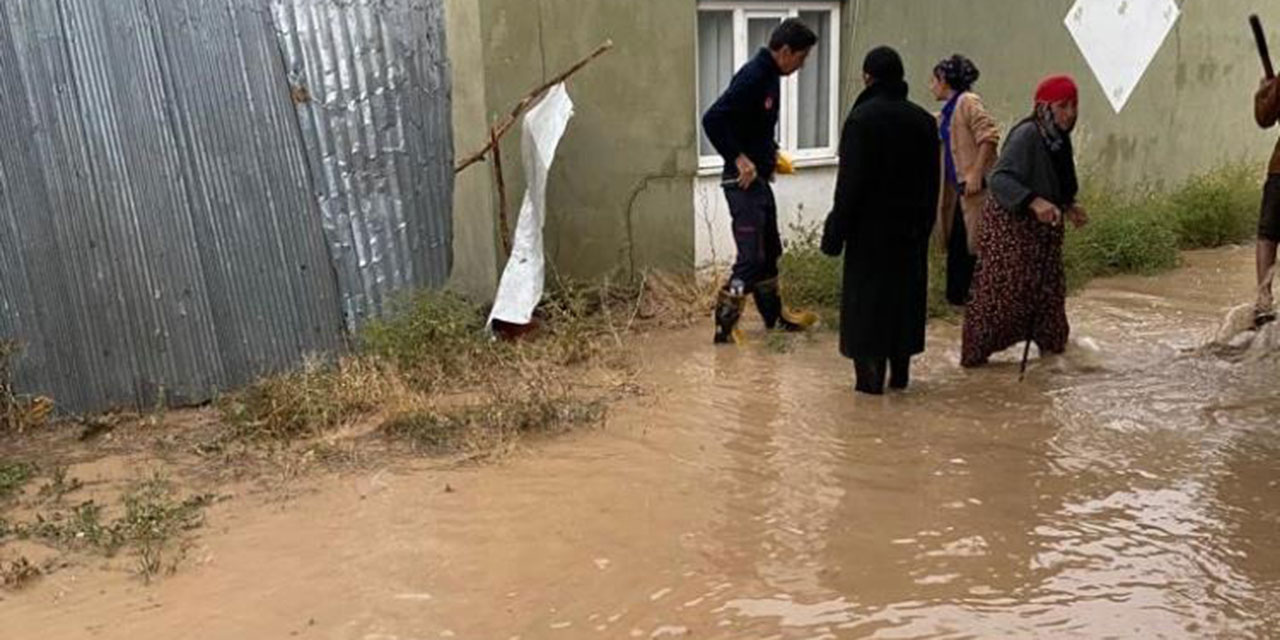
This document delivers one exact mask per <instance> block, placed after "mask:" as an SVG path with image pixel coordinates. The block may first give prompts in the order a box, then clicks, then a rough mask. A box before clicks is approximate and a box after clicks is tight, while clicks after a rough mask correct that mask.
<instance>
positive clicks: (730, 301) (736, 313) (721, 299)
mask: <svg viewBox="0 0 1280 640" xmlns="http://www.w3.org/2000/svg"><path fill="white" fill-rule="evenodd" d="M741 290H742V288H741V285H737V286H735V285H733V284H731V285H730V288H728V289H721V290H720V293H719V294H718V295H717V296H716V312H715V317H716V335H715V344H733V343H736V342H737V341H738V340H737V328H738V318H740V317H742V301H743V298H744V297H745V296H743V295H742V294H741V293H737V294H735V292H736V291H741Z"/></svg>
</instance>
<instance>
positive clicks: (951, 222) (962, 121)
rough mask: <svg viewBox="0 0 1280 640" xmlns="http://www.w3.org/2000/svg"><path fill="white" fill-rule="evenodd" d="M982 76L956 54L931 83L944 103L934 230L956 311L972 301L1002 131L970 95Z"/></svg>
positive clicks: (935, 72) (939, 68) (949, 298)
mask: <svg viewBox="0 0 1280 640" xmlns="http://www.w3.org/2000/svg"><path fill="white" fill-rule="evenodd" d="M978 75H979V73H978V68H977V67H976V66H974V64H973V61H971V60H969V59H968V58H966V57H964V56H962V55H959V54H957V55H953V56H951V57H950V58H946V59H945V60H943V61H942V62H939V63H938V65H937V66H936V67H934V69H933V77H932V78H931V79H930V83H929V90H930V91H931V92H932V93H933V97H934V98H936V99H937V100H938V101H940V102H945V106H943V108H942V113H941V114H939V116H938V132H939V135H940V136H941V138H942V154H943V163H942V166H943V172H944V176H943V180H942V190H941V195H940V196H939V198H938V224H937V225H935V228H936V229H938V233H940V234H941V237H940V240H941V241H942V242H944V243H945V246H946V248H947V301H948V302H950V303H951V304H954V305H964V304H965V303H967V302H968V300H969V285H970V283H971V282H972V280H973V273H974V268H975V266H976V263H977V257H978V255H977V254H978V231H979V229H978V225H979V224H980V222H981V219H982V205H983V202H984V201H985V200H986V198H987V181H986V177H987V173H988V172H990V171H991V167H992V166H993V165H994V164H995V161H996V147H997V146H998V145H999V143H1000V128H999V126H998V125H996V122H995V120H994V119H992V118H991V115H990V114H988V113H987V109H986V107H984V106H983V104H982V98H980V97H979V96H978V94H976V93H973V92H972V90H971V89H972V88H973V83H974V82H976V81H977V80H978Z"/></svg>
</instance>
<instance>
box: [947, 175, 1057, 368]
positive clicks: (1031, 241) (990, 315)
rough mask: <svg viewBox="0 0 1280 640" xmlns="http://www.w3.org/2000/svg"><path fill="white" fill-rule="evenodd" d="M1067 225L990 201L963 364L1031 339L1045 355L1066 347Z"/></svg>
mask: <svg viewBox="0 0 1280 640" xmlns="http://www.w3.org/2000/svg"><path fill="white" fill-rule="evenodd" d="M1062 239H1063V231H1062V225H1058V226H1050V225H1047V224H1044V223H1042V222H1040V221H1039V220H1037V219H1036V218H1035V216H1033V215H1031V214H1030V213H1028V212H1022V213H1011V212H1009V211H1006V210H1005V209H1004V208H1003V207H1001V206H1000V205H999V203H997V202H996V200H995V198H991V197H988V198H987V203H986V205H985V206H984V207H983V211H982V235H981V236H980V238H979V240H978V246H979V255H981V256H982V260H980V261H979V262H978V271H977V273H976V274H974V280H973V293H972V295H973V297H972V299H971V300H970V301H969V306H968V307H967V308H966V309H965V315H964V338H963V343H962V346H961V354H960V364H961V366H965V367H976V366H978V365H981V364H983V363H985V362H986V361H987V358H989V357H991V354H993V353H996V352H999V351H1003V350H1005V349H1007V348H1009V347H1011V346H1013V345H1015V344H1017V343H1019V342H1022V341H1024V340H1026V339H1027V338H1028V337H1030V338H1031V339H1032V340H1034V341H1035V343H1036V346H1038V347H1039V348H1040V350H1041V352H1046V353H1062V351H1063V350H1064V349H1065V348H1066V346H1067V337H1068V335H1069V334H1070V331H1071V329H1070V326H1069V325H1068V324H1067V309H1066V298H1067V278H1066V273H1065V271H1064V270H1063V266H1062Z"/></svg>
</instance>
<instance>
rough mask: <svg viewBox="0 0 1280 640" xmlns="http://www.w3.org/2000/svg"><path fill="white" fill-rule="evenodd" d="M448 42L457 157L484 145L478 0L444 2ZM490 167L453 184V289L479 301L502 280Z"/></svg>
mask: <svg viewBox="0 0 1280 640" xmlns="http://www.w3.org/2000/svg"><path fill="white" fill-rule="evenodd" d="M445 28H446V35H447V37H446V46H447V47H448V50H449V63H450V69H451V71H452V87H453V144H454V149H455V150H456V153H457V155H458V156H459V157H463V156H466V155H469V154H470V153H472V152H473V151H475V150H477V149H479V148H480V147H482V146H484V143H485V141H486V140H487V139H488V134H487V131H488V126H489V125H488V121H487V120H486V119H485V110H486V101H485V85H484V56H483V51H484V49H483V45H482V40H481V37H480V2H479V0H446V1H445ZM489 175H490V174H489V171H488V167H487V166H486V165H484V164H478V165H474V166H472V167H471V168H469V169H467V170H466V171H464V172H462V173H460V174H458V175H457V177H456V181H455V182H454V187H453V272H452V273H451V274H450V278H449V288H451V289H453V290H455V291H459V292H461V293H464V294H466V295H468V296H469V297H471V298H473V299H475V300H478V301H485V302H487V301H489V300H491V299H492V298H493V294H494V291H495V290H496V288H497V281H498V249H497V246H498V245H497V240H498V236H497V232H496V230H495V228H494V227H495V222H496V220H495V218H494V209H493V183H492V181H491V180H490V179H489Z"/></svg>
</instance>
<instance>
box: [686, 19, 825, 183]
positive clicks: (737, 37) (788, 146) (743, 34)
mask: <svg viewBox="0 0 1280 640" xmlns="http://www.w3.org/2000/svg"><path fill="white" fill-rule="evenodd" d="M698 11H700V12H701V11H719V12H726V11H730V12H733V70H734V73H737V71H738V70H739V69H741V68H742V65H744V64H746V63H747V61H748V60H750V59H751V56H753V55H755V51H749V50H748V48H747V20H749V19H751V18H782V19H786V18H798V17H800V12H801V11H806V12H808V11H827V12H830V14H831V42H823V43H822V44H823V45H824V46H825V47H827V51H829V52H830V53H829V55H830V56H831V81H830V86H831V91H830V92H829V94H830V95H828V96H827V99H828V100H829V101H830V105H829V111H828V112H829V113H830V114H831V116H830V118H828V122H827V127H828V129H829V130H828V133H827V141H828V145H827V146H826V147H820V148H811V149H796V148H795V146H796V141H797V139H798V138H799V137H800V131H799V129H800V122H799V119H798V118H797V117H796V114H797V113H799V110H800V85H799V83H800V80H799V78H798V74H791V75H790V76H788V77H786V78H783V79H782V95H781V100H782V104H781V105H779V108H778V124H779V125H780V132H781V136H780V137H781V138H782V139H781V140H779V141H778V146H779V147H780V148H781V149H782V150H784V151H786V152H787V153H788V154H790V155H791V157H792V159H793V160H795V161H796V164H797V165H798V166H801V167H803V166H805V165H822V164H829V163H831V162H833V161H834V160H835V159H836V151H837V149H838V146H839V138H840V126H839V120H840V118H839V116H838V114H839V112H840V62H841V60H840V33H841V22H840V2H838V1H835V0H823V1H817V0H792V1H791V2H767V1H762V0H756V1H741V2H740V1H734V0H702V1H700V2H698ZM694 46H695V49H694V55H695V58H694V60H695V62H694V69H695V73H697V72H698V71H697V69H698V66H699V65H698V63H697V62H696V61H697V60H699V59H701V58H700V56H701V49H700V47H701V46H702V43H700V42H695V45H694ZM701 90H702V83H701V81H700V80H699V79H697V78H696V77H695V81H694V91H695V93H696V92H699V91H701ZM694 99H695V101H696V104H699V105H701V104H702V96H701V95H695V97H694ZM697 126H698V139H699V140H701V139H702V114H700V113H699V114H698V115H697ZM698 146H699V148H701V143H699V145H698ZM698 167H699V169H701V170H703V172H707V173H710V172H712V171H713V170H714V171H719V170H721V169H723V168H724V159H723V158H721V157H720V156H718V155H709V156H704V155H701V153H700V154H699V156H698Z"/></svg>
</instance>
